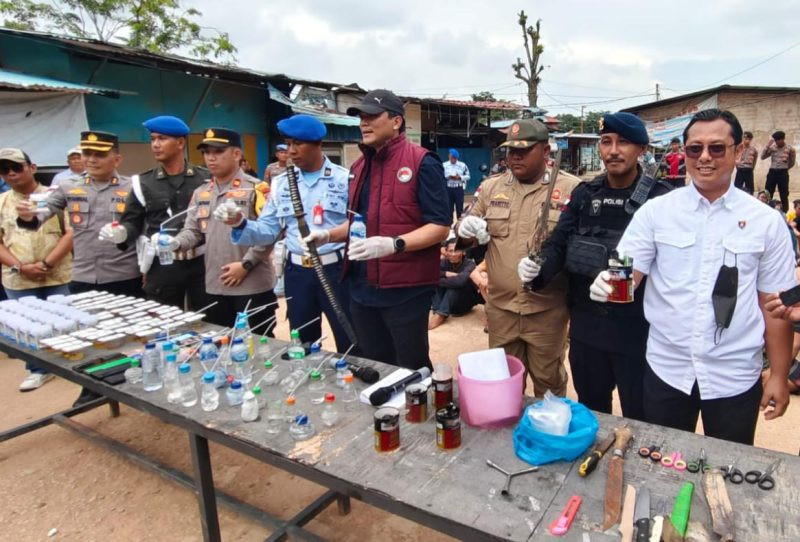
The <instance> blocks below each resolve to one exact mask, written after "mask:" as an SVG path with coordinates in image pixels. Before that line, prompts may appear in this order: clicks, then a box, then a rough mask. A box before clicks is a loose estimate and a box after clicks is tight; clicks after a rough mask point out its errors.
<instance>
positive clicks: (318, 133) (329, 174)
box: [226, 115, 350, 352]
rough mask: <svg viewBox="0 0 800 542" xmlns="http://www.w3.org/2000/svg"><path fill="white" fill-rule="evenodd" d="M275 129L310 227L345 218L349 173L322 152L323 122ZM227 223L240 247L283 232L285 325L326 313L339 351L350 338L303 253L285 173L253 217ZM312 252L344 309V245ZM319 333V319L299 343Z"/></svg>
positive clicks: (296, 121)
mask: <svg viewBox="0 0 800 542" xmlns="http://www.w3.org/2000/svg"><path fill="white" fill-rule="evenodd" d="M278 131H279V132H280V133H281V135H283V136H284V137H285V138H286V145H287V147H288V152H289V157H290V158H291V160H292V162H293V163H294V166H295V171H296V172H297V177H298V179H297V180H298V183H297V184H298V189H299V191H300V199H301V200H302V202H303V210H304V211H305V217H306V223H307V224H308V226H309V228H311V230H316V229H319V230H326V231H327V230H330V229H331V228H333V227H334V226H337V225H339V224H341V223H342V222H345V221H346V220H347V184H348V176H349V172H348V170H347V169H345V168H343V167H341V166H337V165H336V164H334V163H333V162H331V161H330V160H329V159H328V157H327V156H325V155H324V154H323V153H322V139H323V138H324V137H325V134H326V133H327V130H326V129H325V125H324V124H322V123H321V122H320V121H319V120H317V119H316V118H314V117H312V116H310V115H294V116H292V117H290V118H288V119H284V120H282V121H280V122H278ZM226 222H227V223H228V224H230V225H232V226H234V228H233V230H232V232H231V240H232V242H233V243H235V244H240V245H271V244H274V243H275V241H277V240H278V239H280V238H281V233H282V232H285V234H286V250H287V253H288V257H287V259H286V263H285V266H284V281H285V291H286V297H287V298H291V299H289V301H288V302H287V305H288V313H289V323H290V324H291V326H292V328H296V327H299V326H300V325H301V324H304V323H305V322H307V321H309V320H312V319H314V318H316V317H317V316H320V314H321V313H325V315H326V316H327V317H328V322H329V323H330V326H331V329H332V330H333V335H334V338H335V340H336V348H337V350H338V351H339V352H344V351H345V350H346V349H347V348H348V347H349V346H350V341H349V339H348V338H347V334H346V333H345V332H344V329H342V327H341V325H340V324H339V321H338V320H337V318H336V315H335V313H334V312H333V308H332V307H331V305H330V303H329V302H328V299H327V297H326V295H325V292H324V291H323V290H322V286H321V285H320V282H319V280H318V279H317V276H316V273H315V271H314V269H313V267H312V264H311V260H310V259H309V258H307V257H305V256H303V248H302V246H301V244H300V231H299V229H298V225H297V220H296V219H295V217H294V207H293V206H292V198H291V195H290V193H289V180H288V176H287V174H286V173H283V174H281V175H280V176H278V177H277V178H276V179H274V180H273V183H272V187H271V190H270V194H269V199H268V200H267V203H266V205H264V208H263V209H262V211H261V214H260V216H259V217H258V220H256V221H253V220H249V221H248V220H247V219H245V218H243V217H242V216H240V215H238V214H237V215H236V216H234V217H231V219H230V220H226ZM317 251H318V252H319V255H320V259H321V260H322V264H323V266H324V268H325V274H326V275H327V276H328V280H329V281H330V283H331V285H332V286H333V289H334V291H335V293H336V297H337V298H338V299H339V303H340V305H341V306H342V307H343V308H345V310H346V307H348V306H349V304H350V303H349V293H348V291H347V287H346V283H344V282H340V275H341V267H342V261H343V260H344V243H326V244H324V245H320V246H318V247H317ZM348 317H349V314H348ZM321 333H322V326H321V323H320V322H317V323H315V324H312V325H309V326H307V327H305V328H303V329H301V330H300V338H301V339H302V341H303V342H310V341H314V340H316V339H318V338H319V337H320V335H321Z"/></svg>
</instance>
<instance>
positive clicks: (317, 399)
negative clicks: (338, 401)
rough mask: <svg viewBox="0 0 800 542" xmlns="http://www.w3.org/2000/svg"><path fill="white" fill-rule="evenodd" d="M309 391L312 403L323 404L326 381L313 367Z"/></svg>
mask: <svg viewBox="0 0 800 542" xmlns="http://www.w3.org/2000/svg"><path fill="white" fill-rule="evenodd" d="M308 393H309V400H310V401H311V404H314V405H321V404H322V402H323V401H325V383H324V382H323V381H322V375H321V374H320V373H319V371H317V370H316V369H312V370H311V373H310V374H309V382H308Z"/></svg>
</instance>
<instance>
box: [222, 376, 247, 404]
mask: <svg viewBox="0 0 800 542" xmlns="http://www.w3.org/2000/svg"><path fill="white" fill-rule="evenodd" d="M225 398H226V399H227V400H228V405H229V406H239V405H241V404H242V401H243V400H244V389H243V388H242V383H241V382H239V381H238V380H234V381H233V382H231V384H230V386H228V389H227V390H226V391H225Z"/></svg>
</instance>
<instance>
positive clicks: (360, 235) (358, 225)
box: [350, 213, 367, 241]
mask: <svg viewBox="0 0 800 542" xmlns="http://www.w3.org/2000/svg"><path fill="white" fill-rule="evenodd" d="M366 238H367V225H366V224H364V217H363V216H361V215H360V214H358V213H356V214H355V215H354V216H353V222H351V223H350V241H352V240H353V239H366Z"/></svg>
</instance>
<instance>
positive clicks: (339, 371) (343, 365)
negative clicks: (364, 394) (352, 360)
mask: <svg viewBox="0 0 800 542" xmlns="http://www.w3.org/2000/svg"><path fill="white" fill-rule="evenodd" d="M349 372H350V371H348V370H347V361H345V360H344V359H340V360H339V361H337V362H336V386H337V387H339V388H344V375H345V374H347V373H349Z"/></svg>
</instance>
